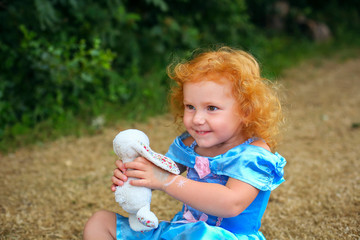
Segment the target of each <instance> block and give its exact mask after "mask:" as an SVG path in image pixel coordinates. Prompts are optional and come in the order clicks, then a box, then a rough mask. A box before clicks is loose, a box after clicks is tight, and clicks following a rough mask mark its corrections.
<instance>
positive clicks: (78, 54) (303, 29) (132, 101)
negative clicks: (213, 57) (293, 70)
mask: <svg viewBox="0 0 360 240" xmlns="http://www.w3.org/2000/svg"><path fill="white" fill-rule="evenodd" d="M359 30H360V4H359V1H358V0H346V1H340V0H329V1H321V0H311V1H310V0H298V1H285V0H236V1H234V0H222V1H217V0H208V1H198V0H192V1H190V0H172V1H169V0H137V1H130V0H102V1H90V0H27V1H24V0H15V1H14V0H1V1H0V58H1V64H0V150H1V151H9V150H11V149H13V148H14V147H15V146H17V147H19V146H23V145H26V144H28V143H33V142H34V141H35V142H36V141H40V142H41V141H45V140H48V139H53V138H56V137H58V136H63V135H69V134H71V135H77V136H80V135H82V134H84V133H86V134H88V133H95V132H97V131H100V130H101V129H102V128H103V127H104V126H108V125H109V124H115V123H116V122H117V121H119V120H135V121H139V120H143V119H146V118H147V117H149V116H153V115H157V114H162V113H165V112H166V111H167V110H168V109H167V91H168V89H169V85H170V81H169V80H168V78H167V75H166V66H167V65H168V64H170V63H172V62H174V61H178V60H179V59H182V58H187V57H189V56H191V54H192V52H193V51H194V49H198V48H205V49H208V48H214V47H217V46H221V45H228V46H231V47H235V48H239V49H243V50H246V51H249V52H250V53H252V54H253V55H254V56H255V57H256V58H257V59H258V60H259V62H260V63H261V66H262V69H263V75H264V76H265V77H267V78H270V79H276V78H277V77H278V76H279V75H281V73H282V72H283V70H284V69H286V68H289V67H292V66H295V65H296V64H298V63H299V62H300V61H302V60H304V59H308V58H314V57H317V56H320V57H326V56H329V55H331V54H334V53H336V52H337V51H341V50H344V49H345V50H346V49H353V48H357V49H358V48H359V47H360V31H359ZM351 52H352V51H351V50H350V51H347V53H348V54H351Z"/></svg>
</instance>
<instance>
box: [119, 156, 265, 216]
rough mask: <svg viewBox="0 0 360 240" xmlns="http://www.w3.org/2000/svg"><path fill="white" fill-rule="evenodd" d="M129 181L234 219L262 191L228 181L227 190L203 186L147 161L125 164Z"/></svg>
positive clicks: (219, 185) (242, 183) (211, 212)
mask: <svg viewBox="0 0 360 240" xmlns="http://www.w3.org/2000/svg"><path fill="white" fill-rule="evenodd" d="M125 167H126V168H127V169H134V170H128V171H126V175H127V177H135V178H139V180H133V181H131V182H130V184H132V185H134V186H143V187H148V188H152V189H159V190H162V191H164V192H166V193H167V194H169V195H170V196H172V197H174V198H176V199H178V200H179V201H181V202H183V203H185V204H188V205H189V206H191V207H193V208H195V209H197V210H199V211H202V212H204V213H206V214H210V215H214V216H218V217H226V218H228V217H234V216H237V215H239V214H240V213H241V212H242V211H244V210H245V209H246V208H247V207H248V206H249V205H250V204H251V203H252V202H253V201H254V199H255V198H256V196H257V194H258V193H259V190H258V189H256V188H255V187H253V186H251V185H249V184H247V183H244V182H242V181H239V180H236V179H233V178H229V180H228V182H227V184H226V185H225V186H223V185H221V184H216V183H203V182H197V181H193V180H190V179H187V178H185V177H183V176H181V175H174V174H170V173H168V172H166V171H164V170H162V169H161V168H158V167H157V166H155V165H154V164H152V163H151V162H149V161H147V160H146V159H144V158H141V157H140V158H137V159H136V160H135V161H133V162H130V163H126V164H125Z"/></svg>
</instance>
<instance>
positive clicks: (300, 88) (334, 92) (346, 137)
mask: <svg viewBox="0 0 360 240" xmlns="http://www.w3.org/2000/svg"><path fill="white" fill-rule="evenodd" d="M282 81H283V83H284V86H285V90H284V91H285V93H286V95H287V98H286V100H285V102H286V106H287V108H288V122H287V126H286V128H285V129H284V130H285V134H284V141H283V144H282V145H281V147H280V148H279V149H278V151H279V152H280V153H281V154H282V155H283V156H285V157H286V158H287V160H288V164H287V166H286V169H285V171H286V174H285V177H286V179H287V181H286V182H285V183H284V184H283V185H281V186H280V187H279V188H278V189H276V190H275V191H274V192H273V193H272V196H271V199H270V203H269V206H268V209H267V211H266V212H265V216H264V218H263V225H262V228H261V230H262V231H263V233H264V234H265V236H266V237H267V238H268V239H356V240H358V239H360V227H359V226H360V175H359V170H360V148H359V143H360V128H359V122H360V58H359V57H358V58H355V59H351V60H346V61H339V59H337V60H327V61H317V62H316V61H312V62H307V63H304V64H302V65H301V66H298V67H297V68H296V69H292V70H290V71H288V72H287V74H286V76H285V77H284V79H282ZM130 127H131V128H139V129H141V130H144V131H145V132H146V133H147V134H148V135H149V137H150V139H151V146H152V148H153V149H155V150H156V151H159V152H163V153H164V152H166V150H167V148H168V146H169V145H170V143H171V142H172V140H173V139H174V137H175V136H176V134H177V133H176V131H175V130H174V127H173V126H172V120H171V118H170V117H169V116H163V117H158V118H154V119H151V120H150V121H149V122H147V123H143V124H132V125H129V124H126V123H125V124H123V125H120V126H118V127H117V128H113V129H105V130H103V131H102V132H101V133H99V134H98V135H96V136H92V137H83V138H79V139H76V138H71V137H70V138H69V137H68V138H63V139H59V140H57V141H55V142H51V143H44V144H43V145H41V146H39V145H37V146H34V147H32V148H24V149H19V150H17V151H16V152H14V153H10V154H7V155H2V156H0V163H1V168H0V174H1V180H0V194H1V195H0V236H1V237H0V239H81V237H82V229H83V226H84V224H85V222H86V220H87V219H88V218H89V217H90V215H91V214H92V213H93V212H95V211H96V210H99V209H109V210H113V211H118V212H121V210H120V209H119V207H117V204H116V203H115V201H114V196H113V194H112V192H111V191H110V188H109V187H110V177H111V175H112V171H113V169H114V165H113V162H114V161H115V159H116V157H115V155H114V154H113V152H112V139H113V137H114V136H115V135H116V133H117V132H118V131H119V130H122V129H125V128H130ZM180 208H181V204H180V203H179V202H177V201H175V200H173V199H171V198H170V197H168V196H166V195H164V194H162V193H161V192H154V196H153V202H152V209H153V210H154V211H155V212H156V214H157V215H158V216H159V218H160V219H164V220H169V219H170V218H171V217H172V216H173V215H174V214H175V213H176V212H177V211H178V210H180Z"/></svg>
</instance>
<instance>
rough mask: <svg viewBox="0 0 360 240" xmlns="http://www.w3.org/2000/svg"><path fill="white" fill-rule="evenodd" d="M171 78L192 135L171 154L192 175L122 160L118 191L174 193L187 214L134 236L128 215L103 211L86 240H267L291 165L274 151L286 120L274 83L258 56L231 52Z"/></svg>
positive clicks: (175, 101)
mask: <svg viewBox="0 0 360 240" xmlns="http://www.w3.org/2000/svg"><path fill="white" fill-rule="evenodd" d="M168 74H169V76H170V78H172V79H173V80H175V82H176V83H177V84H176V86H175V87H174V88H173V89H172V93H171V102H172V106H173V110H174V114H175V116H176V118H177V119H182V123H183V125H184V126H185V128H186V132H185V133H183V134H182V135H181V136H179V137H177V138H176V139H175V140H174V142H173V143H172V145H171V146H170V148H169V151H168V153H167V156H168V157H170V158H172V159H173V160H174V161H175V162H177V164H178V165H179V168H180V169H182V171H185V170H186V171H187V177H183V176H181V175H173V174H171V173H168V172H165V171H163V170H162V169H160V168H158V167H156V166H155V165H153V164H152V163H151V162H149V161H147V160H146V159H144V158H141V157H139V158H137V159H136V160H135V161H133V162H130V163H126V164H123V163H122V162H121V161H120V160H118V161H116V165H117V169H115V171H114V176H113V177H112V182H113V185H112V190H113V191H115V186H121V185H122V184H123V183H124V182H125V181H127V178H128V177H135V178H138V180H133V181H132V182H131V184H132V185H134V186H144V187H148V188H151V189H158V190H161V191H164V192H166V193H167V194H169V195H170V196H172V197H174V198H176V199H178V200H179V201H181V202H183V203H184V206H183V209H182V211H181V212H179V213H178V214H176V215H175V217H174V218H173V220H172V221H171V222H161V223H160V224H159V227H158V228H157V229H154V230H151V231H148V232H143V233H142V232H134V231H132V230H131V229H130V227H129V225H128V220H127V219H126V218H125V217H122V216H120V215H118V214H116V213H112V212H108V211H100V212H97V213H95V214H94V215H93V216H92V217H91V218H90V219H89V221H88V223H87V224H86V226H85V230H84V239H169V240H170V239H179V240H180V239H196V240H198V239H227V240H231V239H265V238H264V236H263V234H262V233H261V232H260V231H259V228H260V225H261V218H262V216H263V214H264V211H265V208H266V206H267V203H268V200H269V197H270V192H271V191H272V190H274V189H275V188H276V187H278V186H279V185H280V184H281V183H282V182H283V181H284V178H283V174H284V171H283V168H284V166H285V164H286V161H285V159H284V158H283V157H282V156H280V155H279V154H278V153H273V151H274V148H275V147H276V143H277V142H276V136H277V135H278V130H279V129H278V128H279V123H281V122H282V114H281V105H280V103H279V99H278V98H277V96H276V94H275V92H274V90H273V87H272V84H271V82H269V81H267V80H265V79H262V78H261V77H260V70H259V65H258V63H257V62H256V60H255V59H254V58H253V57H252V56H251V55H249V54H247V53H245V52H243V51H239V50H234V49H231V48H228V47H222V48H220V49H218V50H216V51H209V52H205V53H202V54H199V55H198V56H196V57H195V58H193V59H192V60H190V61H188V62H186V63H180V64H177V65H176V66H175V67H172V66H171V67H169V68H168ZM126 169H133V170H131V171H126ZM155 173H156V174H155ZM159 173H161V174H159ZM159 176H161V177H159Z"/></svg>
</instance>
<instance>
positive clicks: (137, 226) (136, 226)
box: [129, 214, 152, 232]
mask: <svg viewBox="0 0 360 240" xmlns="http://www.w3.org/2000/svg"><path fill="white" fill-rule="evenodd" d="M129 224H130V228H131V229H132V230H134V231H136V232H146V231H150V230H152V228H150V227H147V226H145V225H143V224H142V223H140V222H139V220H138V218H137V217H136V214H129Z"/></svg>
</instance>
